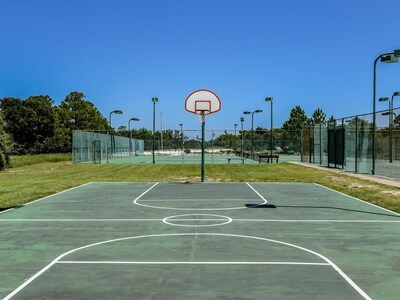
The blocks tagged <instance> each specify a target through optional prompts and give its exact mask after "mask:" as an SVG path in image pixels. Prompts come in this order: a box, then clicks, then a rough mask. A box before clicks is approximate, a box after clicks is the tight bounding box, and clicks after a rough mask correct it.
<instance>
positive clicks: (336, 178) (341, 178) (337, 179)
mask: <svg viewBox="0 0 400 300" xmlns="http://www.w3.org/2000/svg"><path fill="white" fill-rule="evenodd" d="M326 177H327V178H328V179H330V180H333V181H337V182H343V181H347V178H345V177H338V176H326Z"/></svg>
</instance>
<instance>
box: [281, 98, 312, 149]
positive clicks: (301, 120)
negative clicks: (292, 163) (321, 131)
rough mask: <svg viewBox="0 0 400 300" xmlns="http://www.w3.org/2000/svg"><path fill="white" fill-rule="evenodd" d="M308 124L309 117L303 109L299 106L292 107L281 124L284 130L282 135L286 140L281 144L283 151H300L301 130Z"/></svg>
mask: <svg viewBox="0 0 400 300" xmlns="http://www.w3.org/2000/svg"><path fill="white" fill-rule="evenodd" d="M308 124H309V119H308V117H307V115H306V113H305V112H304V110H303V109H302V108H301V107H300V106H296V107H294V108H293V109H292V110H291V112H290V116H289V119H288V120H287V121H286V122H285V123H283V126H282V128H283V129H284V130H285V133H284V134H283V136H282V137H283V139H284V140H285V141H286V142H285V143H283V144H282V150H283V151H284V152H286V153H292V152H300V148H301V143H300V139H301V130H302V129H303V127H305V126H307V125H308Z"/></svg>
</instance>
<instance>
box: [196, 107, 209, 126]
mask: <svg viewBox="0 0 400 300" xmlns="http://www.w3.org/2000/svg"><path fill="white" fill-rule="evenodd" d="M208 112H209V110H207V109H199V110H196V114H197V115H198V116H199V121H200V122H201V123H204V122H205V121H206V115H207V113H208Z"/></svg>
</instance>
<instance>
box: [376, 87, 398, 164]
mask: <svg viewBox="0 0 400 300" xmlns="http://www.w3.org/2000/svg"><path fill="white" fill-rule="evenodd" d="M396 96H400V92H394V93H393V95H392V98H388V97H384V98H379V102H386V101H389V111H388V112H386V113H382V116H387V115H389V161H390V162H393V115H394V114H395V113H394V112H393V100H394V97H396Z"/></svg>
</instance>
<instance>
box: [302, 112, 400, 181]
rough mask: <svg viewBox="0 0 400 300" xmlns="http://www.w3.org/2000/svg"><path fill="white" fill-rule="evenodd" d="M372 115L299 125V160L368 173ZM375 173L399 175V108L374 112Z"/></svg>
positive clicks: (371, 147) (370, 159)
mask: <svg viewBox="0 0 400 300" xmlns="http://www.w3.org/2000/svg"><path fill="white" fill-rule="evenodd" d="M373 134H374V126H373V114H365V115H358V116H352V117H346V118H341V119H337V120H335V121H333V122H326V123H323V124H316V125H312V126H308V127H305V128H303V131H302V146H301V147H302V161H303V162H310V163H314V164H318V165H321V166H327V167H335V168H339V169H343V170H345V171H350V172H355V173H364V174H371V173H372V169H373V149H374V147H373V145H374V138H373ZM375 174H376V175H381V176H386V177H393V178H400V108H395V109H393V110H385V111H379V112H377V113H376V129H375Z"/></svg>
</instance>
